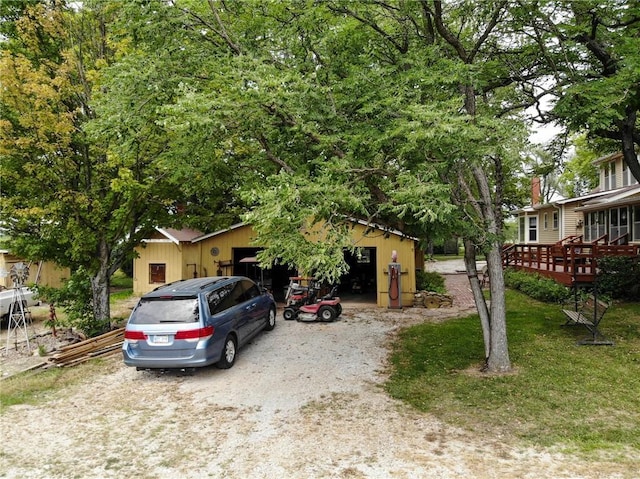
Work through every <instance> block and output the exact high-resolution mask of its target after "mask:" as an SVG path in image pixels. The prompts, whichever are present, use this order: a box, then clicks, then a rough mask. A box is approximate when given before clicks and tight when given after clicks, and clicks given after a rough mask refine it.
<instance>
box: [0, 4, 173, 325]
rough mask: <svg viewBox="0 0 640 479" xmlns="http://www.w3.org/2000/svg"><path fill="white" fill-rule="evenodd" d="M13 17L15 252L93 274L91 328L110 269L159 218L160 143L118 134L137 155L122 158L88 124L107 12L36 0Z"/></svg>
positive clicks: (105, 54)
mask: <svg viewBox="0 0 640 479" xmlns="http://www.w3.org/2000/svg"><path fill="white" fill-rule="evenodd" d="M20 13H21V14H20V16H19V17H18V18H16V19H15V23H14V25H15V28H14V30H13V31H14V32H15V34H14V35H13V36H11V37H10V38H9V39H8V41H7V42H4V43H2V44H1V45H0V48H1V49H2V50H1V52H0V54H1V57H0V71H1V73H2V81H3V95H2V98H1V99H0V104H1V107H2V120H1V123H0V128H1V130H0V131H1V137H0V155H1V156H2V164H3V167H2V169H3V188H2V197H1V200H2V210H3V218H6V220H5V221H6V226H7V228H8V231H9V235H10V237H11V247H12V249H14V250H15V251H16V252H17V253H18V254H21V255H23V256H25V257H26V258H29V259H46V260H53V261H55V262H56V263H58V264H60V265H62V266H68V267H70V268H71V270H72V272H75V271H76V270H79V269H82V271H83V276H84V275H87V276H88V277H89V278H90V284H91V300H92V302H91V309H92V311H93V319H94V324H89V325H88V329H89V330H90V331H91V332H92V333H95V332H98V331H101V330H104V329H107V328H108V327H109V320H110V310H109V279H110V277H111V275H112V274H113V273H114V272H115V271H116V270H117V269H118V267H119V265H120V264H121V263H122V261H123V260H124V259H125V258H127V257H128V256H130V255H131V254H132V251H133V245H135V244H137V243H138V242H139V241H140V239H141V238H142V237H143V235H145V234H146V232H147V231H148V229H149V228H150V227H151V226H153V224H154V223H155V221H157V219H158V218H162V217H163V215H166V211H167V209H168V208H167V207H166V196H163V188H162V182H161V181H160V180H161V178H162V170H161V169H159V168H156V167H155V166H154V156H153V155H154V154H155V152H156V151H155V149H156V148H157V144H159V143H158V141H157V140H154V141H155V142H156V144H154V147H155V148H154V147H148V140H147V135H153V132H150V130H149V128H147V130H145V131H144V132H141V131H139V133H140V136H139V137H138V138H136V137H134V136H133V135H127V136H126V139H124V138H120V139H119V141H122V140H123V139H124V140H125V141H131V142H132V143H135V144H136V148H135V151H136V154H135V155H123V154H120V151H119V150H118V148H116V147H115V146H114V145H115V144H114V143H113V142H110V141H108V140H109V138H108V137H106V136H105V135H103V136H101V137H100V136H97V135H96V134H95V133H94V132H93V131H92V130H91V128H90V127H89V125H90V124H91V123H92V122H95V121H98V118H99V113H98V112H97V110H96V105H95V104H94V100H93V97H94V94H95V92H96V90H100V89H102V88H104V85H102V84H101V75H102V70H103V69H104V68H105V67H106V66H107V65H109V63H110V62H112V61H113V50H112V49H111V48H110V46H109V39H108V37H107V26H108V24H109V12H108V11H107V10H104V9H101V8H99V6H96V5H93V4H92V3H91V2H84V3H83V6H82V8H81V9H79V10H76V9H71V8H67V7H66V5H65V3H64V2H43V3H41V4H38V5H35V6H26V7H25V8H24V10H22V11H21V12H20ZM145 126H146V127H149V126H150V123H147V124H145ZM134 128H135V126H132V130H133V129H134ZM140 138H145V140H144V141H142V142H141V141H139V140H140ZM118 144H119V142H118ZM164 193H166V191H164ZM74 274H75V273H74ZM82 298H83V295H82V294H80V295H78V300H81V299H82ZM83 316H86V314H85V313H83Z"/></svg>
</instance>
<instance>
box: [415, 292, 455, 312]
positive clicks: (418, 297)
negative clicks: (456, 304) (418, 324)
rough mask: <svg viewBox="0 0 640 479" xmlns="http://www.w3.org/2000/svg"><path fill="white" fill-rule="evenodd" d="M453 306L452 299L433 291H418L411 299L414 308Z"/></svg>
mask: <svg viewBox="0 0 640 479" xmlns="http://www.w3.org/2000/svg"><path fill="white" fill-rule="evenodd" d="M451 306H453V297H451V296H449V295H448V294H440V293H434V292H433V291H418V292H417V293H416V294H415V295H414V297H413V307H414V308H429V309H438V308H450V307H451Z"/></svg>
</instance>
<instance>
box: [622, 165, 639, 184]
mask: <svg viewBox="0 0 640 479" xmlns="http://www.w3.org/2000/svg"><path fill="white" fill-rule="evenodd" d="M636 184H638V180H636V179H635V178H634V177H633V175H632V174H631V170H630V169H629V167H628V166H627V163H626V162H624V161H623V162H622V186H629V185H636Z"/></svg>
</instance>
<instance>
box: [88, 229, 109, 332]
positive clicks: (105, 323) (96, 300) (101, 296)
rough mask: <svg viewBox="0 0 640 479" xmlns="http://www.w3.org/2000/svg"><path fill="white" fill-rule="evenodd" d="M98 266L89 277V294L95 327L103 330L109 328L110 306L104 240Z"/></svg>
mask: <svg viewBox="0 0 640 479" xmlns="http://www.w3.org/2000/svg"><path fill="white" fill-rule="evenodd" d="M99 255H100V258H99V261H100V268H99V269H98V271H97V273H96V274H95V276H93V277H92V278H91V295H92V298H93V314H94V318H95V321H96V326H98V328H97V329H99V330H102V331H103V332H106V331H109V329H111V308H110V305H109V283H110V276H111V275H110V269H109V260H110V255H109V248H108V246H107V244H106V242H104V241H102V242H101V243H100V252H99Z"/></svg>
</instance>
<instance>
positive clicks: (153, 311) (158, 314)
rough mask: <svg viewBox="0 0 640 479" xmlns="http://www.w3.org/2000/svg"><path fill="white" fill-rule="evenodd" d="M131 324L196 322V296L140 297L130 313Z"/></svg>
mask: <svg viewBox="0 0 640 479" xmlns="http://www.w3.org/2000/svg"><path fill="white" fill-rule="evenodd" d="M130 322H131V323H132V324H159V323H196V322H198V299H197V298H150V299H141V300H140V302H139V303H138V306H137V307H136V309H135V310H134V311H133V314H132V315H131V319H130Z"/></svg>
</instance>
